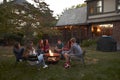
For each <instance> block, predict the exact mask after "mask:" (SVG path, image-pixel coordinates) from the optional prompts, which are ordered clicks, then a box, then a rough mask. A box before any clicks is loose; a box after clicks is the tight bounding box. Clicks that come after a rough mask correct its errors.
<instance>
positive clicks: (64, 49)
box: [62, 41, 71, 54]
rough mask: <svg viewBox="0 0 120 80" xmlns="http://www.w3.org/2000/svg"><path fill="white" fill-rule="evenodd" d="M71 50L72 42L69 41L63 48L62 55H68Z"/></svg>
mask: <svg viewBox="0 0 120 80" xmlns="http://www.w3.org/2000/svg"><path fill="white" fill-rule="evenodd" d="M70 48H71V41H68V42H67V44H66V45H65V46H64V47H63V50H62V54H64V53H67V52H68V51H69V50H70Z"/></svg>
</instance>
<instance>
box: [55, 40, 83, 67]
mask: <svg viewBox="0 0 120 80" xmlns="http://www.w3.org/2000/svg"><path fill="white" fill-rule="evenodd" d="M78 42H79V41H77V40H76V39H75V38H71V39H70V40H69V41H68V42H67V43H66V45H63V43H62V41H61V40H58V43H57V45H56V47H55V51H57V52H58V53H60V54H61V57H64V58H65V64H64V67H65V68H68V67H70V58H80V59H81V61H82V63H83V64H84V58H83V51H82V49H81V47H80V45H79V43H78Z"/></svg>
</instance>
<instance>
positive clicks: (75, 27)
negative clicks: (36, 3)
mask: <svg viewBox="0 0 120 80" xmlns="http://www.w3.org/2000/svg"><path fill="white" fill-rule="evenodd" d="M85 2H86V4H87V6H86V7H81V8H78V9H73V10H68V11H66V12H64V14H63V15H62V16H61V17H60V19H59V21H58V23H57V24H56V27H57V28H58V29H60V30H62V31H63V32H64V37H65V38H66V37H68V36H67V35H66V34H68V32H69V31H68V30H70V31H71V36H74V37H79V38H80V39H89V38H97V37H100V36H102V35H108V36H112V37H113V38H114V39H115V40H116V41H117V49H119V50H120V36H119V34H120V0H86V1H85ZM66 30H67V33H66Z"/></svg>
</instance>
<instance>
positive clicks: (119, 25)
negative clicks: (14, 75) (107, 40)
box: [113, 21, 120, 50]
mask: <svg viewBox="0 0 120 80" xmlns="http://www.w3.org/2000/svg"><path fill="white" fill-rule="evenodd" d="M113 38H114V39H115V40H116V41H117V49H118V50H120V21H117V22H113Z"/></svg>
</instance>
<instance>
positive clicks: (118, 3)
mask: <svg viewBox="0 0 120 80" xmlns="http://www.w3.org/2000/svg"><path fill="white" fill-rule="evenodd" d="M116 2H117V10H120V0H117V1H116Z"/></svg>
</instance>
